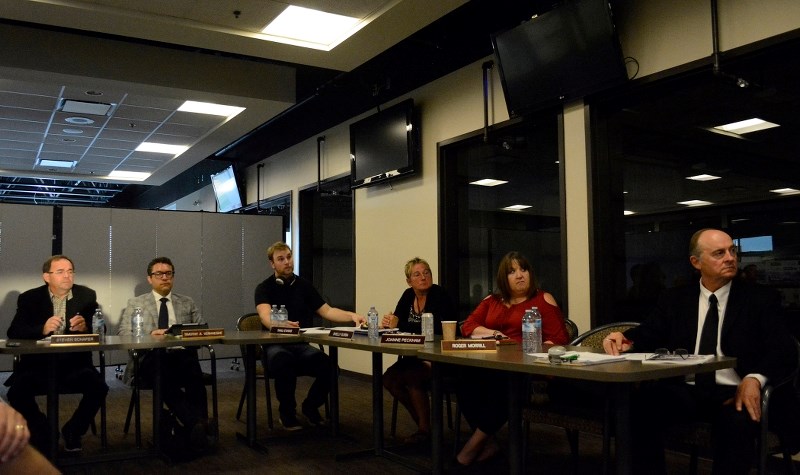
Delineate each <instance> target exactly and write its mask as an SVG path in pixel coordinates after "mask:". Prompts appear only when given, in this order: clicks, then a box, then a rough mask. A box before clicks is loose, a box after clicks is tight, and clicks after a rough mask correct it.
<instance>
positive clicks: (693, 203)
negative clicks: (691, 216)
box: [678, 200, 714, 207]
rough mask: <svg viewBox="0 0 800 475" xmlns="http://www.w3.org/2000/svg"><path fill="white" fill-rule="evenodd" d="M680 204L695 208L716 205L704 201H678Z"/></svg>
mask: <svg viewBox="0 0 800 475" xmlns="http://www.w3.org/2000/svg"><path fill="white" fill-rule="evenodd" d="M678 204H679V205H685V206H689V207H694V206H708V205H713V204H714V203H712V202H710V201H703V200H689V201H678Z"/></svg>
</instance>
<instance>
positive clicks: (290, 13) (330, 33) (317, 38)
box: [262, 5, 363, 51]
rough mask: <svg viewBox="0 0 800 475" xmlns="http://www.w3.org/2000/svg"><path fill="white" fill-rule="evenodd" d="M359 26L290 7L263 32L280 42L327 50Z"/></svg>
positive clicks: (350, 20) (338, 17) (345, 18)
mask: <svg viewBox="0 0 800 475" xmlns="http://www.w3.org/2000/svg"><path fill="white" fill-rule="evenodd" d="M361 26H363V24H360V20H359V19H358V18H353V17H349V16H344V15H335V14H333V13H326V12H322V11H319V10H312V9H310V8H302V7H296V6H294V5H290V6H288V7H286V10H284V11H283V13H281V14H280V15H278V16H277V17H276V18H275V19H274V20H272V22H271V23H270V24H269V25H267V26H266V27H265V28H264V29H263V30H262V32H263V33H264V34H265V35H267V36H268V37H269V38H268V39H270V40H272V41H276V42H279V43H287V44H293V45H295V46H302V47H305V48H313V49H320V50H323V51H330V50H332V49H333V48H335V47H336V45H338V44H339V43H341V42H342V41H344V40H345V39H347V38H348V37H350V36H351V35H352V34H353V33H355V32H356V31H358V29H359V28H360V27H361Z"/></svg>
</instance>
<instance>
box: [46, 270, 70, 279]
mask: <svg viewBox="0 0 800 475" xmlns="http://www.w3.org/2000/svg"><path fill="white" fill-rule="evenodd" d="M48 274H55V275H57V276H59V277H61V276H62V275H67V276H70V277H72V276H73V275H75V271H74V270H64V269H58V270H54V271H52V272H48Z"/></svg>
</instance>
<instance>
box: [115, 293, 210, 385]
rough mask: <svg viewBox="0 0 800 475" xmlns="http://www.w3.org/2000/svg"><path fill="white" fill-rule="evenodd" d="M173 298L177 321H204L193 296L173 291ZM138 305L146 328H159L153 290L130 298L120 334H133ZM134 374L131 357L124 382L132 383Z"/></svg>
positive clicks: (118, 331)
mask: <svg viewBox="0 0 800 475" xmlns="http://www.w3.org/2000/svg"><path fill="white" fill-rule="evenodd" d="M171 299H172V309H173V310H174V311H175V322H176V323H203V317H202V316H201V315H200V311H199V310H198V309H197V306H196V305H195V304H194V300H192V298H191V297H187V296H185V295H180V294H176V293H174V292H173V293H172V297H171ZM136 307H142V313H143V315H142V316H143V317H144V327H145V328H158V310H159V308H157V307H156V300H155V298H154V297H153V292H147V293H146V294H142V295H137V296H136V297H133V298H131V299H128V305H127V306H126V307H125V311H124V312H122V319H121V320H120V322H119V329H118V330H117V334H118V335H133V329H132V328H131V315H133V309H134V308H136ZM133 376H134V374H133V359H129V360H128V365H127V366H126V367H125V377H124V379H123V380H124V382H125V383H126V384H130V383H131V380H132V379H133Z"/></svg>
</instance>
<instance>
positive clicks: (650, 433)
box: [603, 229, 797, 474]
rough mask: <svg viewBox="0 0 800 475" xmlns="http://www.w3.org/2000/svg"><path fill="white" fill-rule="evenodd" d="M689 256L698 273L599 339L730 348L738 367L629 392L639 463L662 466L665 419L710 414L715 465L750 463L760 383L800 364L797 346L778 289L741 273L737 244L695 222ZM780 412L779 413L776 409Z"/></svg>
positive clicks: (630, 344) (693, 349)
mask: <svg viewBox="0 0 800 475" xmlns="http://www.w3.org/2000/svg"><path fill="white" fill-rule="evenodd" d="M689 253H690V255H689V261H690V263H691V264H692V266H693V267H694V268H695V269H697V270H698V271H699V272H700V281H699V282H696V283H692V284H689V285H686V286H683V287H677V288H674V289H670V290H668V291H666V292H664V293H663V294H662V295H661V297H660V298H659V300H658V304H657V305H656V307H655V310H654V311H653V313H652V314H651V315H650V317H649V318H648V319H647V320H646V321H645V322H644V323H643V324H642V325H641V326H639V327H637V328H634V329H631V330H628V331H626V332H625V334H622V333H619V332H615V333H611V334H610V335H609V336H608V337H607V338H606V340H604V342H603V347H604V349H605V351H606V352H607V353H609V354H613V355H616V354H619V353H620V352H621V351H628V350H630V349H633V350H634V351H636V352H652V351H654V350H655V349H657V348H668V349H670V350H675V349H678V348H683V349H687V350H688V351H689V353H695V354H716V355H720V356H723V355H724V356H733V357H736V359H737V364H736V367H735V368H732V369H726V370H720V371H717V372H716V374H708V375H707V377H704V375H697V378H696V381H694V382H693V383H687V382H686V381H685V380H683V379H681V380H679V381H676V380H666V381H659V382H656V383H655V384H652V385H643V386H642V388H641V391H640V392H639V394H638V397H636V398H634V401H633V404H634V405H633V414H632V420H633V427H632V429H633V440H634V447H633V449H634V470H635V472H636V473H645V472H647V473H664V447H663V439H662V433H663V428H664V427H665V426H667V425H668V424H670V423H675V422H679V421H689V420H697V419H706V420H708V421H710V422H711V423H712V427H713V429H712V431H713V432H712V438H713V453H714V467H713V473H715V474H735V473H743V474H744V473H748V472H749V468H750V465H751V463H752V460H753V455H754V453H755V451H754V448H755V438H756V436H757V430H758V425H757V422H758V421H759V420H760V418H761V388H762V387H763V386H764V384H766V383H767V381H780V380H781V379H783V378H785V377H787V376H788V375H789V374H791V372H792V370H793V368H794V367H795V366H796V364H797V355H796V347H795V345H794V342H793V341H792V339H791V337H790V336H789V333H788V332H787V330H786V328H785V326H784V323H783V320H782V318H781V306H780V297H779V295H778V294H777V292H774V291H772V290H771V289H769V288H767V287H763V286H756V285H752V284H749V283H747V282H744V281H742V280H741V279H736V278H735V277H736V275H737V265H738V262H737V249H736V246H735V245H734V244H733V240H732V239H731V237H730V236H729V235H728V234H726V233H724V232H722V231H720V230H716V229H702V230H700V231H697V232H696V233H695V234H694V235H693V236H692V239H691V241H690V245H689ZM773 416H774V415H773Z"/></svg>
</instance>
